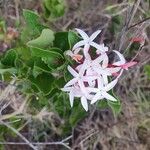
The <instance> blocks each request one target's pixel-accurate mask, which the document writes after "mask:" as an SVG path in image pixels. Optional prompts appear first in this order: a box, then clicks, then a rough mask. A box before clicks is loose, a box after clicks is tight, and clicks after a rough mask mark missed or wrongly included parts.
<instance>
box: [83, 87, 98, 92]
mask: <svg viewBox="0 0 150 150" xmlns="http://www.w3.org/2000/svg"><path fill="white" fill-rule="evenodd" d="M86 89H87V91H88V92H89V93H97V92H99V89H98V88H93V87H86Z"/></svg>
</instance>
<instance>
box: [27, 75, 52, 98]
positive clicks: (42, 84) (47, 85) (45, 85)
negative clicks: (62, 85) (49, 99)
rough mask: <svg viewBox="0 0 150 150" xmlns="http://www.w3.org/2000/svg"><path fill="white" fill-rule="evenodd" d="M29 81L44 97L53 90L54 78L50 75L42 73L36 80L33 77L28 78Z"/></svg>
mask: <svg viewBox="0 0 150 150" xmlns="http://www.w3.org/2000/svg"><path fill="white" fill-rule="evenodd" d="M29 80H30V81H31V83H32V84H33V85H35V86H36V87H37V88H38V90H39V91H41V92H43V93H44V94H45V95H47V94H49V93H50V92H51V90H52V88H53V86H52V85H53V82H54V77H53V76H52V75H51V74H50V73H45V72H43V73H42V74H39V75H38V76H37V77H36V78H35V77H33V76H30V77H29Z"/></svg>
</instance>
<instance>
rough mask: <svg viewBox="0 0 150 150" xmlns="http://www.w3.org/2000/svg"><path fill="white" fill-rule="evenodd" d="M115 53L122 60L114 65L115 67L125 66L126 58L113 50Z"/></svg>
mask: <svg viewBox="0 0 150 150" xmlns="http://www.w3.org/2000/svg"><path fill="white" fill-rule="evenodd" d="M113 52H115V53H116V54H117V55H118V57H119V58H120V61H117V62H115V63H113V65H117V66H119V65H123V64H125V62H126V60H125V58H124V56H123V55H122V54H121V53H120V52H118V51H116V50H113Z"/></svg>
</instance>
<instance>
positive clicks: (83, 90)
mask: <svg viewBox="0 0 150 150" xmlns="http://www.w3.org/2000/svg"><path fill="white" fill-rule="evenodd" d="M78 83H79V86H80V89H81V91H82V93H84V94H85V95H87V90H86V88H85V86H84V83H83V82H82V81H81V80H78Z"/></svg>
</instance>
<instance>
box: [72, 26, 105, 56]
mask: <svg viewBox="0 0 150 150" xmlns="http://www.w3.org/2000/svg"><path fill="white" fill-rule="evenodd" d="M76 31H77V32H78V33H79V34H80V35H81V37H82V38H83V40H81V41H79V42H78V43H76V44H75V45H74V46H73V50H75V49H77V48H79V47H81V46H84V49H83V52H84V55H85V57H86V56H87V55H88V50H89V48H90V46H92V47H94V48H96V49H97V50H101V51H102V52H105V51H107V50H108V49H103V44H102V45H100V44H97V43H95V42H93V40H94V39H95V38H96V37H97V36H98V34H100V32H101V30H97V31H96V32H94V33H93V34H92V35H91V36H90V37H89V36H88V35H87V34H86V33H85V32H84V31H83V30H81V29H77V28H76ZM88 56H89V55H88Z"/></svg>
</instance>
